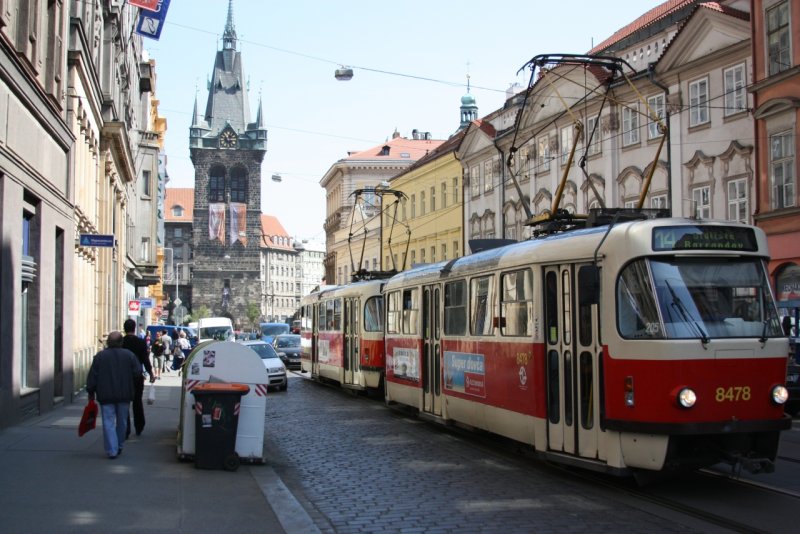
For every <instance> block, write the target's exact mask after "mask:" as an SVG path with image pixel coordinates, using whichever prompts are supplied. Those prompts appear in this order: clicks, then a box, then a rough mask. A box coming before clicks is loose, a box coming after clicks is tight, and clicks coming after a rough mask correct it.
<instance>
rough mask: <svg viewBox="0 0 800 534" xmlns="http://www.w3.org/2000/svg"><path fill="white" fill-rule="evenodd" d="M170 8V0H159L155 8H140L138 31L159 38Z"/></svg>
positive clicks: (151, 37) (143, 34) (142, 34)
mask: <svg viewBox="0 0 800 534" xmlns="http://www.w3.org/2000/svg"><path fill="white" fill-rule="evenodd" d="M168 8H169V0H158V5H157V6H156V8H155V9H153V10H148V9H140V10H139V22H138V23H137V24H136V33H138V34H139V35H141V36H144V37H149V38H150V39H155V40H158V39H159V38H160V37H161V28H162V27H163V26H164V20H165V19H166V18H167V9H168Z"/></svg>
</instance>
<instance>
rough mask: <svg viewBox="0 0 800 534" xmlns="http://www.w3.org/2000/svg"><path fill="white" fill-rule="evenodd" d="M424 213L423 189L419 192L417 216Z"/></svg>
mask: <svg viewBox="0 0 800 534" xmlns="http://www.w3.org/2000/svg"><path fill="white" fill-rule="evenodd" d="M423 215H425V191H420V193H419V216H420V217H422V216H423Z"/></svg>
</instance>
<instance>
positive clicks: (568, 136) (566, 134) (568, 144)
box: [561, 125, 572, 165]
mask: <svg viewBox="0 0 800 534" xmlns="http://www.w3.org/2000/svg"><path fill="white" fill-rule="evenodd" d="M570 150H572V126H571V125H570V126H567V127H566V128H561V164H562V165H564V164H566V163H567V160H568V159H569V153H570Z"/></svg>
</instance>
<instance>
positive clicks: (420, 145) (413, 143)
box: [344, 137, 444, 161]
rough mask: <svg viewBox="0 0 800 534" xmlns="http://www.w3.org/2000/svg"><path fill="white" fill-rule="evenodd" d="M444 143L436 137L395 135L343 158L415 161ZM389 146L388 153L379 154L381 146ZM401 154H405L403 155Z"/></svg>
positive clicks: (347, 159) (352, 159) (350, 159)
mask: <svg viewBox="0 0 800 534" xmlns="http://www.w3.org/2000/svg"><path fill="white" fill-rule="evenodd" d="M442 143H444V141H443V140H437V139H407V138H405V137H395V138H394V139H389V140H388V141H386V142H385V143H381V144H380V145H377V146H374V147H372V148H368V149H367V150H362V151H361V152H354V153H351V154H350V155H348V156H347V157H346V158H344V159H345V160H346V161H354V160H356V161H357V160H375V159H386V160H400V161H416V160H418V159H420V158H421V157H422V156H424V155H425V154H427V153H428V152H430V151H431V150H433V149H435V148H436V147H438V146H439V145H441V144H442ZM385 146H388V147H389V155H387V156H383V155H381V154H382V152H383V147H385ZM403 154H407V156H406V157H403Z"/></svg>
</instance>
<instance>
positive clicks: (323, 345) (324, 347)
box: [317, 339, 331, 363]
mask: <svg viewBox="0 0 800 534" xmlns="http://www.w3.org/2000/svg"><path fill="white" fill-rule="evenodd" d="M317 354H319V362H320V363H328V362H329V361H331V342H330V340H328V339H320V340H319V343H318V345H317Z"/></svg>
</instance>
